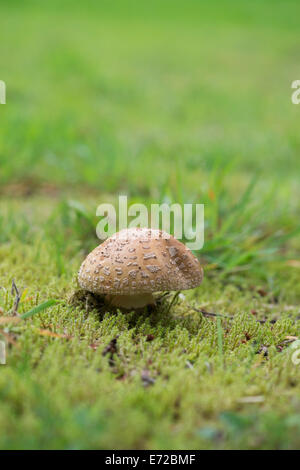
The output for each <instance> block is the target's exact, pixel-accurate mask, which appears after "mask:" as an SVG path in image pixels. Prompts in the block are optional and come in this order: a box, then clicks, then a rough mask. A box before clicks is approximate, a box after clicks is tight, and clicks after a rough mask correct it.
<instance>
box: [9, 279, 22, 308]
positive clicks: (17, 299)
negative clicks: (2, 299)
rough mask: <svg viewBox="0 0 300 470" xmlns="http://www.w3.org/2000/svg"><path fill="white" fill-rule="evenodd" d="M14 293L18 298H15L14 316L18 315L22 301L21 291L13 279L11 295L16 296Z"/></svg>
mask: <svg viewBox="0 0 300 470" xmlns="http://www.w3.org/2000/svg"><path fill="white" fill-rule="evenodd" d="M14 292H15V294H16V297H15V301H14V305H13V308H12V310H11V314H12V316H16V315H18V308H19V303H20V300H21V294H20V291H19V289H18V288H17V286H16V283H15V280H14V279H13V280H12V284H11V295H14Z"/></svg>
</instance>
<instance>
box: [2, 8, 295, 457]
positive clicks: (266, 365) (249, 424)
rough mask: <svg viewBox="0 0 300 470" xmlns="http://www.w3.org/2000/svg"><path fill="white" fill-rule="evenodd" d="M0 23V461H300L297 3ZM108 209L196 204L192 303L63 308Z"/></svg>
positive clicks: (22, 14) (188, 298)
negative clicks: (247, 455)
mask: <svg viewBox="0 0 300 470" xmlns="http://www.w3.org/2000/svg"><path fill="white" fill-rule="evenodd" d="M270 9H272V15H271V14H270ZM0 10H1V11H0V14H1V18H2V17H3V18H5V21H3V22H2V24H1V30H0V51H1V52H0V55H1V63H2V65H3V66H2V68H1V71H0V73H1V76H0V79H1V80H5V82H6V85H7V104H6V105H4V106H3V105H0V128H1V131H2V132H1V134H0V162H1V172H0V182H1V187H0V224H1V230H0V243H1V245H0V286H1V290H0V308H1V310H0V335H1V339H2V340H5V341H6V343H7V364H6V365H5V366H2V365H1V366H0V429H1V433H0V448H1V449H14V448H22V449H28V448H38V449H48V448H59V449H91V448H104V449H122V448H123V449H124V448H129V449H136V448H138V449H143V448H146V449H193V448H199V449H202V448H204V449H223V448H225V449H232V448H238V449H244V448H247V449H265V448H271V449H286V448H288V449H291V448H299V446H300V438H299V436H300V400H299V396H300V393H299V392H300V380H299V378H300V374H299V372H300V368H299V367H300V366H299V365H297V364H295V363H294V362H293V361H292V356H293V353H294V352H295V351H296V350H297V349H296V347H298V346H297V344H298V343H296V341H297V338H299V333H300V331H299V330H300V307H299V300H300V261H299V253H300V241H299V233H300V228H299V210H300V203H299V200H300V198H299V196H300V186H299V171H300V160H299V150H300V139H299V131H298V119H299V110H300V107H299V108H298V107H297V106H296V105H293V104H292V103H291V91H292V90H291V82H292V81H293V80H295V79H298V78H299V66H298V62H299V61H298V45H299V25H298V20H297V17H298V16H299V5H298V4H297V2H293V1H288V2H287V1H281V0H277V1H275V2H272V5H271V2H269V1H267V0H264V1H251V2H250V1H249V2H236V1H232V0H231V1H229V2H228V4H227V7H226V10H225V9H224V6H223V3H222V2H221V1H217V0H214V1H213V2H209V3H207V4H206V5H205V6H203V5H201V4H200V2H196V1H194V0H189V1H187V2H186V4H185V8H184V10H183V8H182V2H179V1H177V0H173V1H172V2H171V1H169V0H166V1H165V2H164V3H163V4H162V3H161V2H158V1H154V2H151V6H150V4H149V2H141V1H139V2H138V1H131V2H130V1H129V0H128V1H127V2H126V1H122V0H116V1H114V2H108V1H103V2H101V3H99V2H94V1H92V0H89V1H88V2H85V3H84V4H83V2H77V1H75V0H74V1H68V0H64V1H63V2H57V1H55V0H52V1H51V2H50V1H49V2H44V3H43V8H41V7H40V6H39V3H38V2H36V1H33V0H31V1H28V2H26V3H25V2H24V4H22V5H21V6H20V5H19V4H18V2H12V1H2V2H1V7H0ZM119 194H127V195H128V197H129V202H130V203H134V202H142V203H144V204H146V205H147V207H149V206H150V204H151V203H153V202H155V203H158V202H159V203H161V202H168V203H171V202H179V203H181V204H183V203H185V202H194V203H195V202H201V203H204V204H205V244H204V248H203V249H202V250H201V251H199V252H197V253H195V254H196V255H197V256H198V257H199V259H200V261H201V263H202V264H203V266H204V272H205V277H204V282H203V284H202V285H201V286H200V287H198V288H196V289H194V290H191V291H188V292H184V293H183V294H184V296H179V297H175V299H174V302H173V303H172V298H173V297H172V296H173V295H174V294H170V296H167V297H166V298H165V300H164V302H163V303H162V305H160V307H159V308H158V309H157V310H156V311H154V312H148V311H145V312H142V313H140V312H139V313H134V312H131V313H128V314H124V313H121V312H112V311H109V309H107V310H106V311H103V309H98V307H97V303H96V302H95V299H93V298H91V297H90V296H86V294H85V293H83V294H82V293H81V292H79V291H78V285H77V280H76V274H77V271H78V268H79V266H80V263H81V262H82V260H83V259H84V257H85V256H86V255H87V253H88V252H89V251H90V250H91V249H92V248H94V247H95V246H96V245H97V243H99V240H97V237H96V233H95V227H96V224H97V221H98V218H97V217H96V215H95V213H96V208H97V206H98V205H99V204H100V203H102V202H113V203H114V202H115V203H116V202H117V198H118V195H119ZM13 280H14V282H15V285H16V287H17V289H18V290H19V292H20V294H21V299H20V303H19V305H18V309H17V315H15V314H14V313H15V312H14V310H15V309H14V305H15V302H16V289H13V291H12V292H11V286H12V282H13ZM52 300H53V302H52ZM45 302H48V304H46V305H45V304H44V303H45ZM37 306H41V307H40V308H38V309H37V310H33V309H34V308H35V307H37ZM26 313H27V314H28V315H27V317H26V318H24V317H22V315H24V314H26ZM18 315H21V316H18ZM299 348H300V346H299Z"/></svg>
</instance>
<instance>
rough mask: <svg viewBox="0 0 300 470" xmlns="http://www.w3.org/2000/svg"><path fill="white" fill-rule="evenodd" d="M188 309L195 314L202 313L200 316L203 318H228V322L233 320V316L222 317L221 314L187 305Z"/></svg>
mask: <svg viewBox="0 0 300 470" xmlns="http://www.w3.org/2000/svg"><path fill="white" fill-rule="evenodd" d="M189 308H191V309H193V310H195V312H198V313H202V315H204V316H205V317H221V318H228V319H229V320H232V319H233V316H230V315H222V314H221V313H213V312H207V311H206V310H204V309H203V308H197V307H194V306H193V305H189Z"/></svg>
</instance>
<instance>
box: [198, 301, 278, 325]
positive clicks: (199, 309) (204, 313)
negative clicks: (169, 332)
mask: <svg viewBox="0 0 300 470" xmlns="http://www.w3.org/2000/svg"><path fill="white" fill-rule="evenodd" d="M189 308H191V309H192V310H195V312H198V313H202V315H203V316H204V317H217V318H218V317H221V318H227V319H228V320H233V319H234V316H232V315H223V314H222V313H213V312H207V311H206V310H204V309H202V308H197V307H194V306H193V305H189ZM255 321H257V322H258V323H260V324H261V325H264V324H265V323H266V322H267V321H268V320H258V319H257V318H255ZM276 321H277V320H275V319H273V320H270V323H272V324H274V323H276Z"/></svg>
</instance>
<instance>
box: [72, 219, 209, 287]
mask: <svg viewBox="0 0 300 470" xmlns="http://www.w3.org/2000/svg"><path fill="white" fill-rule="evenodd" d="M202 279H203V270H202V268H201V266H200V263H199V261H198V259H197V258H196V257H195V256H194V255H193V254H192V252H191V250H190V249H189V248H187V247H186V246H185V245H184V244H183V243H181V242H179V241H178V240H176V239H175V238H174V237H173V236H172V235H169V234H168V233H166V232H164V231H162V230H155V229H148V228H130V229H124V230H121V231H120V232H118V233H115V234H114V235H113V236H112V237H110V238H108V239H107V240H106V241H105V242H103V243H102V244H101V245H99V246H97V247H96V248H95V249H94V250H93V251H92V252H91V253H90V254H89V255H88V256H87V258H86V259H85V260H84V262H83V263H82V265H81V267H80V270H79V273H78V281H79V284H80V286H81V287H82V288H83V289H86V290H88V291H90V292H93V293H95V294H116V295H138V294H143V293H150V292H158V291H166V290H168V291H170V290H185V289H192V288H193V287H196V286H198V285H199V284H200V283H201V281H202Z"/></svg>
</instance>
